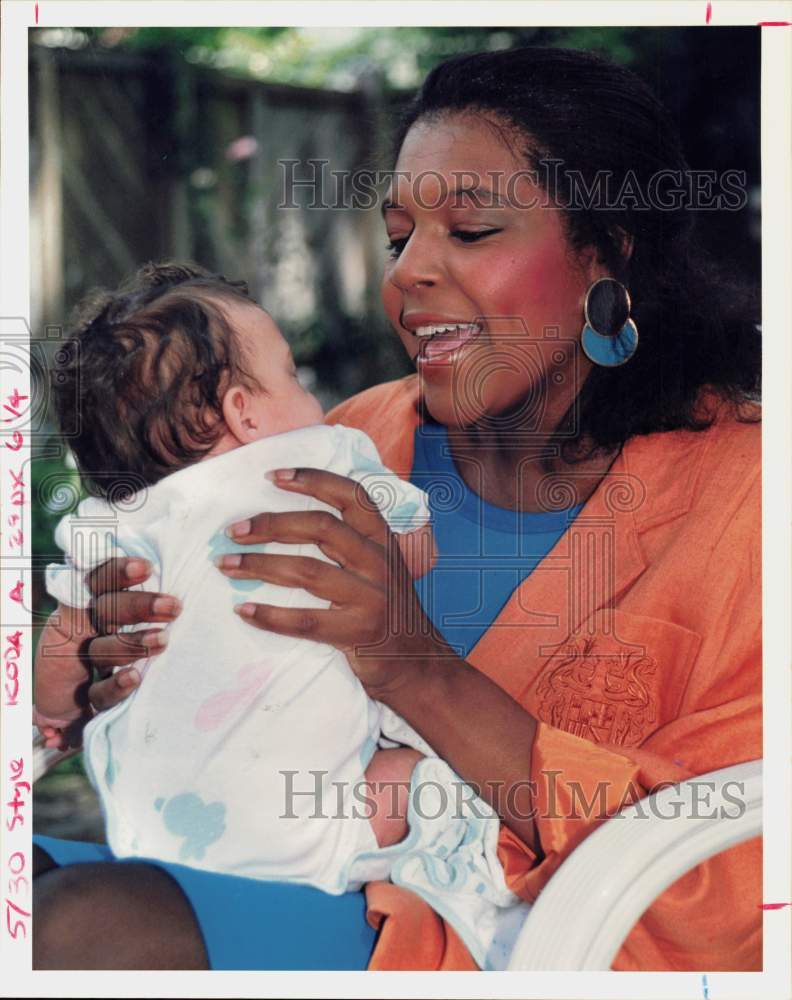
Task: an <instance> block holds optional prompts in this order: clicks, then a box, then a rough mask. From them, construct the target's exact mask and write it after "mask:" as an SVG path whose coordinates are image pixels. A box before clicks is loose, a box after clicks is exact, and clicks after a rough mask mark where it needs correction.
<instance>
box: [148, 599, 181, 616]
mask: <svg viewBox="0 0 792 1000" xmlns="http://www.w3.org/2000/svg"><path fill="white" fill-rule="evenodd" d="M151 607H152V610H153V611H154V614H155V615H174V616H175V615H178V614H179V612H180V611H181V601H177V600H176V598H175V597H157V598H155V600H154V603H153V604H152V605H151Z"/></svg>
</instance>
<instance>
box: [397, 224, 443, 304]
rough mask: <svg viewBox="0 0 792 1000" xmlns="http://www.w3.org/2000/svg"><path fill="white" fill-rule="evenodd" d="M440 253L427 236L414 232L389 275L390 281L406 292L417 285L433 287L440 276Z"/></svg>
mask: <svg viewBox="0 0 792 1000" xmlns="http://www.w3.org/2000/svg"><path fill="white" fill-rule="evenodd" d="M439 258H440V254H439V252H438V248H437V247H436V246H435V247H434V248H433V247H432V245H431V243H430V241H429V240H428V239H426V238H425V237H421V236H418V235H417V234H416V233H415V232H413V234H412V236H410V238H409V239H408V240H407V243H406V244H405V246H404V249H403V250H402V252H401V253H400V254H399V256H398V258H397V259H396V262H395V263H394V265H393V267H392V268H391V270H390V274H389V275H388V277H389V279H390V281H391V282H392V283H393V284H394V285H396V287H397V288H399V289H401V291H403V292H406V291H408V290H409V289H410V288H414V287H415V286H416V285H425V286H429V287H431V286H432V285H435V284H437V282H438V281H439V278H440V259H439Z"/></svg>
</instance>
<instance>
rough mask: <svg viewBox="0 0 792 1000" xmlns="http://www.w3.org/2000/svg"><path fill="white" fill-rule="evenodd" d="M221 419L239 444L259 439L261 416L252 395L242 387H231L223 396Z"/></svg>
mask: <svg viewBox="0 0 792 1000" xmlns="http://www.w3.org/2000/svg"><path fill="white" fill-rule="evenodd" d="M223 419H224V420H225V423H226V427H227V428H228V430H229V432H230V433H231V434H233V436H234V437H235V438H236V439H237V441H238V442H239V443H240V444H248V443H249V442H250V441H255V440H256V438H258V437H260V434H259V429H260V423H261V415H260V414H259V412H258V408H257V407H256V405H255V400H254V398H253V393H252V392H251V391H250V390H249V389H247V388H245V386H243V385H232V386H230V388H228V389H227V390H226V393H225V395H224V396H223Z"/></svg>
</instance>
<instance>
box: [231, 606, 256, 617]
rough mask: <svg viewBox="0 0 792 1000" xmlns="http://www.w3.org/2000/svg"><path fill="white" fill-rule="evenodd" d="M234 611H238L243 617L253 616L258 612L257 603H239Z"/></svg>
mask: <svg viewBox="0 0 792 1000" xmlns="http://www.w3.org/2000/svg"><path fill="white" fill-rule="evenodd" d="M234 611H236V613H237V614H238V615H242V617H243V618H252V617H253V615H254V614H255V613H256V605H255V604H237V605H236V606H235V607H234Z"/></svg>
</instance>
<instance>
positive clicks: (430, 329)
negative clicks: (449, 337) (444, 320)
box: [415, 323, 481, 337]
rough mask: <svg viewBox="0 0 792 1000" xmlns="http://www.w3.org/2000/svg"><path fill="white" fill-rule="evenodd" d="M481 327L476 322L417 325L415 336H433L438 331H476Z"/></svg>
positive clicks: (461, 332)
mask: <svg viewBox="0 0 792 1000" xmlns="http://www.w3.org/2000/svg"><path fill="white" fill-rule="evenodd" d="M480 329H481V327H480V325H479V324H478V323H452V324H450V325H449V324H443V325H442V326H441V325H437V326H419V327H417V328H416V331H415V336H416V337H434V336H436V335H437V334H439V333H459V334H466V333H474V332H476V333H478V331H479V330H480Z"/></svg>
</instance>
